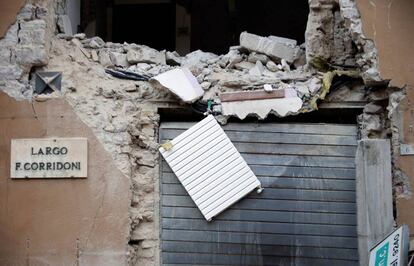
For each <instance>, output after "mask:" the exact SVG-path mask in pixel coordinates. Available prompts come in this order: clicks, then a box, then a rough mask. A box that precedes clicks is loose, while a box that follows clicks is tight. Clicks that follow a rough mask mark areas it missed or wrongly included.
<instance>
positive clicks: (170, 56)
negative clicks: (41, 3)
mask: <svg viewBox="0 0 414 266" xmlns="http://www.w3.org/2000/svg"><path fill="white" fill-rule="evenodd" d="M58 37H59V38H61V39H64V40H66V41H68V42H69V43H70V44H71V45H73V46H76V47H78V49H79V50H80V51H81V52H82V53H83V54H84V55H85V57H86V58H87V59H89V60H90V61H94V62H96V63H99V64H100V65H101V66H102V67H105V68H112V69H122V70H127V71H130V72H134V73H137V74H140V75H146V76H149V77H152V78H154V79H156V78H155V77H156V76H157V75H160V74H162V73H165V72H167V71H170V70H173V69H177V68H184V69H189V70H190V71H191V73H192V75H194V77H195V78H196V80H197V82H198V83H199V84H200V86H201V88H202V89H203V90H204V93H203V97H202V98H201V99H200V100H201V101H208V100H211V101H214V102H215V103H216V104H218V105H220V99H219V95H220V94H221V93H225V92H234V91H245V90H261V89H263V88H264V86H265V85H267V86H268V88H271V89H274V90H278V89H293V90H295V91H296V92H297V95H296V97H298V99H299V100H295V102H296V104H295V106H294V107H293V108H289V103H287V104H284V101H283V100H282V99H279V101H278V105H286V106H282V108H283V109H286V111H283V112H278V109H277V108H271V107H269V108H268V109H266V110H267V111H264V112H263V111H262V112H260V114H258V113H257V112H255V110H254V109H251V110H249V109H246V108H244V110H248V112H247V113H244V114H242V115H240V114H238V113H237V111H235V112H231V113H227V114H225V115H236V116H238V117H240V118H244V117H246V116H247V115H256V116H257V117H259V118H261V119H264V118H266V116H267V115H268V114H269V113H273V114H275V115H278V116H285V115H290V114H296V113H300V112H308V111H311V110H314V109H316V106H311V105H310V102H315V101H316V99H317V98H318V97H319V96H320V95H319V94H320V93H321V90H322V78H323V73H320V72H318V71H317V70H315V69H311V68H309V67H307V66H306V65H305V58H304V57H305V51H304V49H303V47H304V46H303V45H302V46H298V45H297V43H296V41H295V40H291V39H286V38H281V37H276V36H269V37H261V36H258V35H254V34H250V33H247V32H243V33H242V34H241V36H240V46H234V47H230V49H229V52H228V53H227V54H224V55H216V54H213V53H209V52H203V51H200V50H197V51H194V52H191V53H189V54H187V55H185V56H180V55H179V54H178V53H177V52H175V51H173V52H170V51H157V50H155V49H153V48H150V47H148V46H145V45H137V44H128V43H124V44H119V43H111V42H107V43H105V42H104V41H103V40H102V39H101V38H99V37H93V38H86V37H85V35H84V34H76V35H74V36H68V35H64V34H59V35H58ZM147 86H153V89H154V90H158V89H159V88H158V86H155V84H154V83H153V82H150V83H148V84H147ZM195 100H197V98H195V99H193V100H191V101H195ZM184 102H189V101H188V99H186V100H184ZM298 103H299V108H298V107H297V106H298ZM220 113H221V110H220V108H216V114H220Z"/></svg>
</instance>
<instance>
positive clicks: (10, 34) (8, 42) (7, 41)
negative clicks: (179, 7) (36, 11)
mask: <svg viewBox="0 0 414 266" xmlns="http://www.w3.org/2000/svg"><path fill="white" fill-rule="evenodd" d="M18 28H19V26H18V24H17V23H14V24H13V25H11V26H10V27H9V30H8V31H7V33H6V35H5V36H4V37H3V39H0V45H1V46H9V47H12V46H15V45H16V44H17V42H18V38H17V30H18Z"/></svg>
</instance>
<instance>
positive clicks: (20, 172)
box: [10, 138, 88, 178]
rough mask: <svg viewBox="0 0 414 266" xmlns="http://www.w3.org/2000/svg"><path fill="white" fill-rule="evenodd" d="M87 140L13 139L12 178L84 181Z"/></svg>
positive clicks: (86, 169)
mask: <svg viewBox="0 0 414 266" xmlns="http://www.w3.org/2000/svg"><path fill="white" fill-rule="evenodd" d="M87 173H88V141H87V139H86V138H38V139H12V141H11V160H10V176H11V178H71V177H87Z"/></svg>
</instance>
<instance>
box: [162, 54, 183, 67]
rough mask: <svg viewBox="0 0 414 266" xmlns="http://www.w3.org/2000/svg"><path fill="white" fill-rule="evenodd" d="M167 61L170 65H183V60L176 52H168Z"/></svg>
mask: <svg viewBox="0 0 414 266" xmlns="http://www.w3.org/2000/svg"><path fill="white" fill-rule="evenodd" d="M165 61H166V63H167V64H169V65H172V66H179V65H181V61H182V58H181V56H180V55H179V54H178V53H177V52H176V51H174V52H166V53H165Z"/></svg>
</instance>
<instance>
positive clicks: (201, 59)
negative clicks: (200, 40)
mask: <svg viewBox="0 0 414 266" xmlns="http://www.w3.org/2000/svg"><path fill="white" fill-rule="evenodd" d="M218 60H219V57H218V56H217V55H216V54H213V53H206V52H203V51H201V50H197V51H194V52H191V53H189V54H187V55H186V56H185V57H184V58H183V60H182V62H181V66H182V67H186V68H189V69H190V70H192V71H195V72H201V71H202V69H203V68H204V67H206V66H208V65H209V64H212V63H215V62H217V61H218ZM193 74H195V75H196V76H198V73H193Z"/></svg>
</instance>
